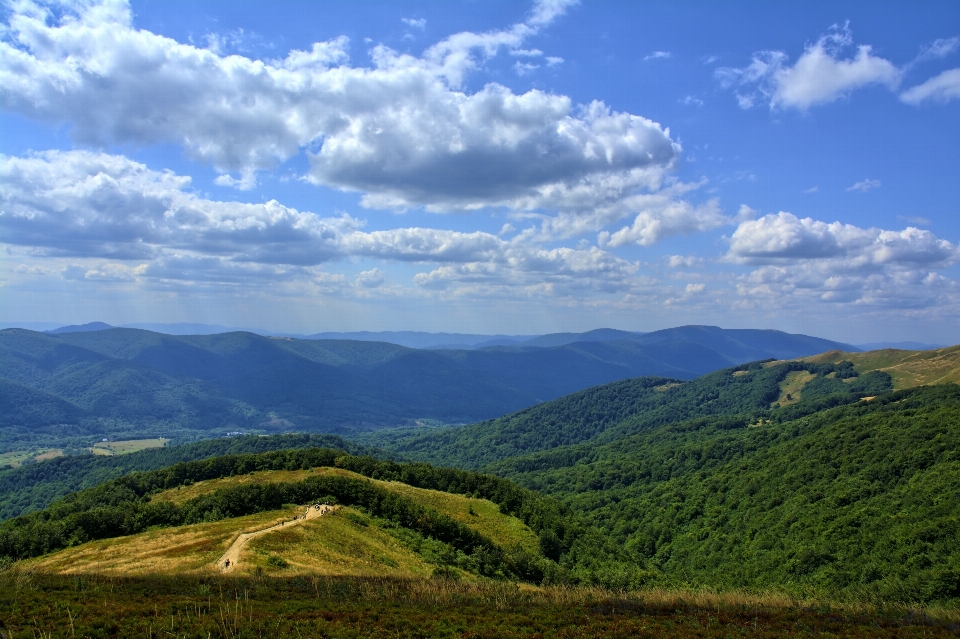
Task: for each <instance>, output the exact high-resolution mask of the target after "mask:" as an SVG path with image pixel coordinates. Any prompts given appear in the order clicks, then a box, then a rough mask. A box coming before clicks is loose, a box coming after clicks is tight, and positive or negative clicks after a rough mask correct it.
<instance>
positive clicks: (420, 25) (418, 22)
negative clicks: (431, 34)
mask: <svg viewBox="0 0 960 639" xmlns="http://www.w3.org/2000/svg"><path fill="white" fill-rule="evenodd" d="M400 20H401V21H402V22H403V23H404V24H405V25H407V26H408V27H413V28H415V29H425V28H426V26H427V19H426V18H400Z"/></svg>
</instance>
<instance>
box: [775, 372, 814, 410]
mask: <svg viewBox="0 0 960 639" xmlns="http://www.w3.org/2000/svg"><path fill="white" fill-rule="evenodd" d="M816 377H817V376H816V375H815V374H814V373H809V372H807V371H793V372H792V373H787V376H786V378H785V379H784V380H783V381H782V382H780V398H779V399H778V400H777V402H776V403H777V405H778V406H789V405H790V404H796V403H797V402H799V401H800V396H801V393H802V392H803V387H804V386H806V385H807V382H809V381H810V380H813V379H816Z"/></svg>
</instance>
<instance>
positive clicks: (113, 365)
mask: <svg viewBox="0 0 960 639" xmlns="http://www.w3.org/2000/svg"><path fill="white" fill-rule="evenodd" d="M547 338H549V339H547ZM571 340H573V341H571ZM576 340H580V341H576ZM835 349H842V350H856V349H855V348H853V347H851V346H849V345H844V344H839V343H837V342H831V341H829V340H823V339H819V338H815V337H809V336H805V335H791V334H787V333H782V332H779V331H763V330H726V329H721V328H717V327H709V326H684V327H678V328H674V329H667V330H663V331H656V332H653V333H646V334H641V335H637V334H632V333H626V332H620V331H611V330H600V331H592V332H590V333H586V334H558V335H554V336H544V337H540V338H536V339H535V340H533V343H532V344H528V345H524V344H521V345H517V346H489V347H486V348H480V349H474V350H460V349H430V350H428V349H412V348H408V347H403V346H398V345H395V344H389V343H385V342H370V341H356V340H315V339H294V338H279V337H264V336H260V335H256V334H253V333H247V332H234V333H223V334H217V335H193V336H175V335H166V334H162V333H155V332H151V331H145V330H141V329H129V328H109V329H104V330H88V331H71V332H60V333H37V332H33V331H28V330H24V329H6V330H3V331H0V405H2V407H3V409H4V410H3V414H2V415H0V429H2V430H0V438H2V439H0V442H2V445H3V446H4V447H6V448H7V449H9V448H10V447H11V446H13V445H14V442H19V444H18V445H22V444H24V443H25V442H28V441H33V442H35V443H36V442H37V441H38V440H37V438H38V437H40V438H41V439H42V438H44V437H45V438H47V440H52V439H55V438H58V437H59V438H62V437H79V438H83V437H91V436H111V437H134V436H159V435H163V436H173V437H187V438H192V437H196V436H210V435H216V434H223V433H226V432H230V431H237V430H242V431H248V432H250V431H252V432H277V431H281V432H286V431H291V430H301V431H311V432H340V433H343V432H351V431H357V430H361V431H362V430H376V429H379V428H384V427H393V426H401V425H413V424H415V423H418V422H419V423H423V422H424V420H427V421H428V422H429V421H430V420H434V421H437V422H442V423H466V422H472V421H478V420H482V419H487V418H491V417H496V416H499V415H503V414H505V413H509V412H512V411H516V410H519V409H521V408H524V407H527V406H532V405H535V404H538V403H540V402H543V401H546V400H550V399H554V398H556V397H560V396H562V395H566V394H568V393H572V392H575V391H578V390H581V389H584V388H588V387H591V386H596V385H600V384H605V383H609V382H613V381H616V380H621V379H627V378H632V377H637V376H642V375H659V376H663V377H670V378H676V379H692V378H695V377H697V376H699V375H703V374H705V373H708V372H710V371H713V370H717V369H720V368H723V367H726V366H730V365H735V364H739V363H743V362H747V361H753V360H759V359H769V358H777V359H790V358H796V357H803V356H806V355H812V354H814V353H820V352H824V351H828V350H835Z"/></svg>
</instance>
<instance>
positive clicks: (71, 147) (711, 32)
mask: <svg viewBox="0 0 960 639" xmlns="http://www.w3.org/2000/svg"><path fill="white" fill-rule="evenodd" d="M0 25H2V26H0V322H3V323H16V322H58V323H63V324H73V323H85V322H90V321H104V322H107V323H110V324H115V325H119V324H124V323H135V322H201V323H203V322H205V323H211V324H221V325H227V326H251V327H258V328H262V329H265V330H271V331H286V332H296V333H313V332H319V331H360V330H369V331H379V330H421V331H433V332H439V331H445V332H462V333H486V334H492V333H500V334H537V333H549V332H558V331H584V330H590V329H594V328H599V327H612V328H620V329H625V330H635V331H652V330H657V329H662V328H668V327H671V326H678V325H684V324H710V325H718V326H723V327H726V328H772V329H779V330H785V331H789V332H798V333H806V334H811V335H817V336H821V337H826V338H831V339H837V340H842V341H846V342H852V343H863V342H868V341H903V340H917V341H922V342H928V343H930V342H938V343H950V344H953V343H958V342H960V222H958V220H960V215H958V213H960V211H958V208H960V179H958V177H960V2H957V1H956V0H950V1H943V2H937V1H931V2H924V3H906V2H876V1H870V2H811V1H809V0H805V1H803V2H776V3H771V2H750V1H743V2H730V3H719V2H707V1H700V2H685V1H682V0H681V1H669V2H667V1H662V2H623V1H617V2H612V1H608V2H604V1H596V2H590V1H586V0H585V1H583V2H575V1H569V0H535V1H534V2H526V3H522V2H498V1H489V0H487V1H484V2H479V1H468V2H456V1H453V0H444V1H442V2H440V1H437V2H427V1H396V2H369V1H364V0H360V1H356V0H351V1H349V2H347V1H343V2H339V1H333V0H328V1H326V2H282V1H277V2H271V3H265V2H250V1H237V2H204V1H202V0H191V1H189V2H179V1H176V0H163V1H159V0H148V1H133V2H130V3H129V4H128V3H126V2H122V1H119V0H108V1H106V2H99V1H96V0H88V1H84V2H77V3H61V2H34V1H30V0H11V1H8V2H6V3H5V4H3V6H2V10H0Z"/></svg>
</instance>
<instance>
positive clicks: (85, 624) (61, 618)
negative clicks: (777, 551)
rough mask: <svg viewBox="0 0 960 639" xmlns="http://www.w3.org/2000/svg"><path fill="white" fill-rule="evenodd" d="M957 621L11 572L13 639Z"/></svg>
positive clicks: (776, 633) (892, 629)
mask: <svg viewBox="0 0 960 639" xmlns="http://www.w3.org/2000/svg"><path fill="white" fill-rule="evenodd" d="M958 622H960V614H958V612H957V610H956V609H945V608H937V607H926V608H924V607H914V606H896V605H892V606H891V605H868V604H855V603H854V604H843V603H836V602H834V601H829V600H818V599H815V598H797V597H791V596H789V595H782V594H776V593H766V594H763V593H738V592H731V593H716V592H710V591H699V590H670V589H656V588H652V589H645V590H641V591H636V592H612V591H608V590H603V589H599V588H585V587H535V586H526V585H521V584H516V583H511V582H491V581H483V582H478V583H466V582H463V581H454V580H448V579H395V578H389V577H352V578H351V577H336V578H330V577H323V576H318V575H314V576H309V577H305V576H294V577H292V578H280V577H272V576H270V575H268V574H265V573H258V574H255V575H250V576H234V575H230V576H219V575H218V576H193V577H183V576H178V577H150V578H116V577H107V576H96V575H84V576H56V575H47V574H44V573H38V572H36V571H28V570H23V569H21V568H19V567H15V568H14V569H12V570H7V571H5V572H0V632H3V633H4V636H13V637H36V636H37V635H38V634H39V635H40V636H44V637H45V636H93V637H99V636H157V637H159V636H171V637H173V636H184V637H212V636H216V637H236V638H238V639H240V638H241V637H243V638H246V637H249V638H251V639H252V638H255V637H263V636H273V637H288V636H289V637H298V636H299V637H314V636H323V637H330V638H339V637H343V638H347V637H349V638H351V639H354V638H357V637H398V638H399V637H411V638H412V637H417V638H420V639H423V638H424V637H473V638H481V637H482V638H487V639H494V638H496V639H504V638H514V637H516V638H518V639H519V638H521V637H523V638H526V639H529V638H531V637H564V638H571V639H572V638H574V637H576V638H585V637H598V638H599V637H610V638H615V639H628V638H632V637H662V638H671V639H673V638H676V639H680V638H684V639H686V638H687V637H702V638H704V639H707V638H710V639H713V638H716V639H720V638H726V637H756V638H757V639H760V638H763V639H775V638H779V637H785V636H790V637H809V638H811V639H812V638H814V637H816V638H818V639H819V638H822V637H850V638H860V637H898V638H903V639H907V638H916V639H920V638H921V637H922V638H924V639H927V638H931V637H936V638H939V637H943V638H948V637H953V636H957V632H958V631H960V623H958Z"/></svg>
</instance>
